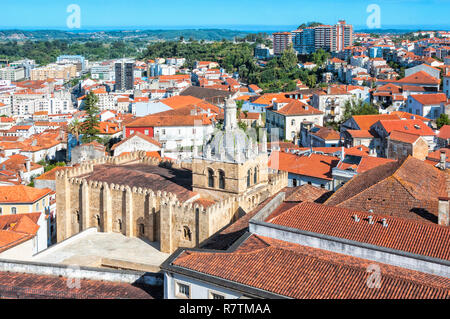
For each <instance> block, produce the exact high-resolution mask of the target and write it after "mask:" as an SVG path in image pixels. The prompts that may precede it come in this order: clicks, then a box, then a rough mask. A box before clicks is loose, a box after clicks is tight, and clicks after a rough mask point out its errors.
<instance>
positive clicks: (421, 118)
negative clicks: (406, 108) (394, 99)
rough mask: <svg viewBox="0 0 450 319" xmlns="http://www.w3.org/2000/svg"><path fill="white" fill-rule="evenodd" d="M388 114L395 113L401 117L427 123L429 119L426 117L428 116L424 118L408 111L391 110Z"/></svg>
mask: <svg viewBox="0 0 450 319" xmlns="http://www.w3.org/2000/svg"><path fill="white" fill-rule="evenodd" d="M390 114H392V115H397V116H398V117H399V118H401V119H407V120H422V121H424V122H427V123H428V122H429V121H430V119H428V118H426V117H424V116H420V115H417V114H411V113H408V112H401V111H394V112H391V113H390Z"/></svg>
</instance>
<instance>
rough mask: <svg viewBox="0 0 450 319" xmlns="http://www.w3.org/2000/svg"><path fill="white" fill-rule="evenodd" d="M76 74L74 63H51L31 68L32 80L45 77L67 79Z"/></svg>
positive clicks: (44, 78) (40, 79)
mask: <svg viewBox="0 0 450 319" xmlns="http://www.w3.org/2000/svg"><path fill="white" fill-rule="evenodd" d="M76 76H77V67H76V65H74V64H63V65H60V64H56V63H52V64H49V65H46V66H44V67H40V68H36V69H33V70H31V80H32V81H43V80H46V79H63V80H65V81H68V80H70V79H72V78H74V77H76Z"/></svg>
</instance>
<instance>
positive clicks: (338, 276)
mask: <svg viewBox="0 0 450 319" xmlns="http://www.w3.org/2000/svg"><path fill="white" fill-rule="evenodd" d="M371 264H376V265H377V266H379V267H380V270H381V273H382V274H383V279H382V285H381V287H380V288H379V289H371V288H369V287H368V285H367V279H368V276H369V275H370V274H369V273H368V272H367V269H368V267H369V265H371ZM171 266H173V267H171V268H170V269H171V270H176V269H178V268H183V269H188V270H193V271H195V272H196V273H201V274H206V275H209V276H213V277H215V278H219V279H224V280H226V281H228V282H230V281H231V282H234V283H238V284H242V285H245V286H249V287H253V288H257V289H260V290H263V291H267V292H270V293H273V294H277V295H282V296H287V297H290V298H298V299H310V298H314V299H347V298H350V299H354V298H365V299H372V298H373V299H377V298H443V299H446V298H449V287H450V280H449V279H448V278H444V277H438V276H433V275H428V274H424V273H420V272H417V271H410V270H407V269H403V268H399V267H394V266H389V265H385V264H380V263H376V262H373V261H368V260H364V259H361V258H355V257H351V256H346V255H343V254H337V253H333V252H328V251H325V250H321V249H315V248H311V247H306V246H302V245H297V244H292V243H288V242H284V241H280V240H276V239H272V238H268V237H262V236H257V235H252V236H251V237H250V238H248V239H247V240H246V241H245V242H244V243H243V244H241V246H240V247H239V248H238V249H237V250H235V251H234V252H224V253H221V252H220V253H219V252H201V251H189V250H188V251H184V252H183V253H181V254H180V255H179V256H178V257H177V258H176V259H175V260H174V261H173V263H172V264H171Z"/></svg>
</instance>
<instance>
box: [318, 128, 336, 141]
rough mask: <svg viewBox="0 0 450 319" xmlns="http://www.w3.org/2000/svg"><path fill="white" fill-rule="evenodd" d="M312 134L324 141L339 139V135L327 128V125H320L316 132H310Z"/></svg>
mask: <svg viewBox="0 0 450 319" xmlns="http://www.w3.org/2000/svg"><path fill="white" fill-rule="evenodd" d="M311 134H312V135H314V136H317V137H319V138H321V139H323V140H325V141H329V140H340V138H341V136H340V135H339V133H338V132H336V131H335V130H333V129H331V128H328V127H322V128H320V129H319V130H318V131H317V132H315V133H311Z"/></svg>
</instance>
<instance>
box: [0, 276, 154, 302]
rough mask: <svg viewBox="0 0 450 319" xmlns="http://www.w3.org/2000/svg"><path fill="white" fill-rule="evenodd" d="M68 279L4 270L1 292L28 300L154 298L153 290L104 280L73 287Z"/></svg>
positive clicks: (11, 296)
mask: <svg viewBox="0 0 450 319" xmlns="http://www.w3.org/2000/svg"><path fill="white" fill-rule="evenodd" d="M67 283H68V278H65V277H58V276H50V275H36V274H26V273H19V272H0V294H1V295H2V297H5V298H14V299H16V298H26V299H41V298H51V299H117V298H121V299H122V298H125V299H152V298H153V296H155V297H157V296H159V294H158V293H157V292H156V291H155V288H152V289H150V290H149V289H143V288H140V287H139V286H136V285H133V284H129V283H121V282H110V281H101V280H88V279H80V286H79V288H77V287H74V288H69V287H68V285H67Z"/></svg>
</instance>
